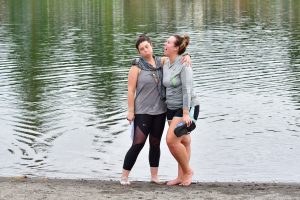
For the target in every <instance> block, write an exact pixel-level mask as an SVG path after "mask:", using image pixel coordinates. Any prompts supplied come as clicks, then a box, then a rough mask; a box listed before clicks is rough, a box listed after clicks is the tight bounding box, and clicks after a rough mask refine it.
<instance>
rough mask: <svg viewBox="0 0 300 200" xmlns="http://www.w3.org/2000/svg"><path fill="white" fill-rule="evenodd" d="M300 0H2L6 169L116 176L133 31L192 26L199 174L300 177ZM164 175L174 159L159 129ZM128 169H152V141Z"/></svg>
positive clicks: (126, 140)
mask: <svg viewBox="0 0 300 200" xmlns="http://www.w3.org/2000/svg"><path fill="white" fill-rule="evenodd" d="M299 10H300V1H298V0H288V1H287V0H276V1H252V0H229V1H225V0H210V1H206V0H189V1H185V0H165V1H159V0H153V1H146V0H145V1H144V0H142V1H141V0H128V1H127V0H126V1H125V0H120V1H117V0H103V1H95V0H64V1H59V0H47V1H46V0H45V1H38V0H28V1H18V0H0V80H1V81H0V127H1V131H0V176H18V175H28V176H34V177H36V176H37V177H59V178H87V179H117V178H119V177H120V172H121V168H122V164H123V159H124V156H125V153H126V152H127V150H128V148H129V147H130V145H131V140H130V137H129V133H128V127H129V126H128V122H127V121H126V120H125V116H126V110H127V101H126V99H127V96H126V92H127V91H126V90H127V85H126V84H127V72H128V69H129V68H130V61H131V59H132V58H134V57H136V56H137V52H136V50H135V47H134V43H135V39H136V37H137V36H138V35H139V34H141V33H148V35H149V36H151V38H152V39H153V41H154V44H155V49H154V51H155V52H156V54H157V55H161V54H162V52H163V51H162V49H163V42H164V41H165V40H166V38H168V37H169V36H170V35H172V34H174V33H179V34H184V33H187V34H189V35H190V37H191V44H190V46H189V49H188V51H189V52H190V53H191V55H192V62H193V69H194V85H195V90H196V92H197V94H198V96H199V98H200V101H201V112H200V118H199V120H198V121H197V129H196V131H195V132H193V133H192V158H191V165H192V167H193V168H194V171H195V176H194V180H195V181H267V182H273V181H283V182H300V165H299V163H300V14H299V13H300V12H299ZM161 148H162V156H161V164H160V175H161V178H162V179H163V180H168V179H171V178H174V177H175V176H176V170H177V164H176V162H175V160H174V158H173V157H172V156H171V154H170V153H169V151H168V148H167V146H166V144H165V135H164V139H163V140H162V145H161ZM131 177H132V179H134V180H149V164H148V146H145V147H144V149H143V151H142V152H141V154H140V156H139V158H138V160H137V163H136V165H135V166H134V168H133V170H132V173H131Z"/></svg>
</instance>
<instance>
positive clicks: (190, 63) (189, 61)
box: [180, 54, 192, 66]
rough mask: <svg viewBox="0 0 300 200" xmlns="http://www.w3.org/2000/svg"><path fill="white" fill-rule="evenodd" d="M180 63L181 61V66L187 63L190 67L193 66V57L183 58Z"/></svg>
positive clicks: (185, 56)
mask: <svg viewBox="0 0 300 200" xmlns="http://www.w3.org/2000/svg"><path fill="white" fill-rule="evenodd" d="M180 61H181V64H183V63H185V62H186V63H187V64H188V66H192V61H191V56H190V55H189V54H187V55H184V56H182V58H181V60H180Z"/></svg>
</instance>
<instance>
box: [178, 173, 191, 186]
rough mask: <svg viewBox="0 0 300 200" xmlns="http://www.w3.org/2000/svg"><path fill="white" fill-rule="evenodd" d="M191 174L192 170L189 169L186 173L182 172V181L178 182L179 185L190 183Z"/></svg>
mask: <svg viewBox="0 0 300 200" xmlns="http://www.w3.org/2000/svg"><path fill="white" fill-rule="evenodd" d="M193 175H194V172H193V170H191V171H190V173H188V174H184V175H183V177H182V182H181V183H180V185H182V186H189V185H191V184H192V177H193Z"/></svg>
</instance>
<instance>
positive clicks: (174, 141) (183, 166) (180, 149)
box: [167, 118, 193, 185]
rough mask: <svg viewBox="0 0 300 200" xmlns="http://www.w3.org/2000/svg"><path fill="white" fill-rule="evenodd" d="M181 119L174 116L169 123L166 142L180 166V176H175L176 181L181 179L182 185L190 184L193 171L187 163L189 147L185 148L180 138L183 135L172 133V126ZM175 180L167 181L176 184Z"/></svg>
mask: <svg viewBox="0 0 300 200" xmlns="http://www.w3.org/2000/svg"><path fill="white" fill-rule="evenodd" d="M180 121H181V118H174V119H173V120H172V121H171V123H170V127H169V130H168V133H167V144H168V147H169V150H170V152H171V154H172V155H173V156H174V158H175V159H176V160H177V162H178V164H179V166H180V168H179V172H178V175H179V176H180V173H181V172H180V170H181V171H182V178H180V177H177V178H178V179H177V182H178V181H179V180H180V179H181V184H182V185H190V184H191V182H192V175H193V171H192V169H191V167H190V165H189V159H190V148H189V149H187V148H186V147H185V146H184V145H183V143H182V140H183V138H184V137H180V138H178V137H177V136H176V135H175V134H174V128H175V126H176V124H177V123H179V122H180ZM175 180H176V179H175ZM177 182H176V181H173V182H169V184H175V183H176V184H177Z"/></svg>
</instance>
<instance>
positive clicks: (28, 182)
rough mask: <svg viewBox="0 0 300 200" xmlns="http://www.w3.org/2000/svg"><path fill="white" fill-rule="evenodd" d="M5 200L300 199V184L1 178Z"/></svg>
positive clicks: (1, 191)
mask: <svg viewBox="0 0 300 200" xmlns="http://www.w3.org/2000/svg"><path fill="white" fill-rule="evenodd" d="M0 199H1V200H9V199H14V200H19V199H20V200H21V199H22V200H25V199H26V200H27V199H30V200H31V199H33V200H35V199H39V200H41V199H43V200H44V199H55V200H58V199H72V200H76V199H88V200H95V199H149V200H153V199H172V200H178V199H220V200H221V199H222V200H227V199H228V200H229V199H230V200H232V199H233V200H235V199H241V200H245V199H251V200H252V199H270V200H273V199H285V200H289V199H299V200H300V183H299V184H296V183H239V182H238V183H220V182H213V183H208V182H205V183H203V182H197V183H193V184H192V185H190V186H189V187H183V186H167V185H156V184H154V183H149V182H138V181H135V182H132V184H131V185H130V186H122V185H120V184H119V182H117V181H103V180H72V179H47V178H27V177H9V178H7V177H1V178H0Z"/></svg>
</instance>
